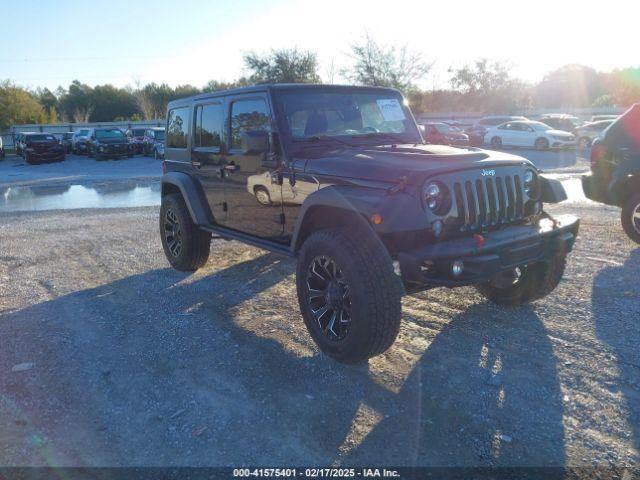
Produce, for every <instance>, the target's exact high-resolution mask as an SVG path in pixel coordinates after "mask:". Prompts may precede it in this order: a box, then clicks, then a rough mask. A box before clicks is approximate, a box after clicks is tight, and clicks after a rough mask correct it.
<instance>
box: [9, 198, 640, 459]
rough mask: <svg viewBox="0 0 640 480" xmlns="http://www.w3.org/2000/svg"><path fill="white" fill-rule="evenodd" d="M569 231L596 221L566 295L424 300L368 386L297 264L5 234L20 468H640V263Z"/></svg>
mask: <svg viewBox="0 0 640 480" xmlns="http://www.w3.org/2000/svg"><path fill="white" fill-rule="evenodd" d="M551 210H552V211H553V212H554V213H565V212H574V213H577V214H578V215H579V216H581V217H582V228H581V233H580V237H579V239H578V241H577V244H576V248H575V250H574V252H573V253H572V255H571V257H570V259H569V263H568V269H567V272H566V275H565V278H564V280H563V282H562V283H561V284H560V286H559V287H558V288H557V289H556V291H555V292H553V293H552V294H551V295H549V296H548V297H547V298H545V299H543V300H541V301H538V302H536V303H534V304H532V305H530V306H525V307H522V308H518V309H505V308H500V307H496V306H493V305H490V304H488V303H486V302H485V301H484V300H483V299H482V297H480V296H479V295H478V294H477V293H476V292H475V290H473V289H471V288H464V289H457V290H446V289H438V290H433V291H430V292H427V293H422V294H420V295H418V296H414V297H406V298H405V299H404V301H403V309H404V310H403V312H404V313H403V322H402V327H401V331H400V335H399V337H398V340H397V342H396V343H395V345H394V346H393V347H392V348H391V349H390V350H389V351H388V352H387V353H386V354H384V355H382V356H380V357H376V358H375V359H373V360H371V361H370V362H369V363H368V365H361V366H356V367H353V366H344V365H340V364H337V363H335V362H333V361H332V360H330V359H328V358H327V357H325V356H323V355H321V354H319V353H318V351H317V349H316V347H315V346H314V344H313V343H312V341H311V339H310V337H309V335H308V334H307V333H306V331H305V329H304V326H303V322H302V318H301V316H300V314H299V311H298V306H297V300H296V296H295V286H294V281H293V272H294V264H293V262H292V261H291V260H288V259H282V258H279V257H277V256H275V255H273V254H269V253H266V252H264V251H260V250H257V249H254V248H251V247H248V246H245V245H242V244H239V243H236V242H224V241H219V240H216V241H214V243H213V245H212V253H211V256H210V260H209V262H208V264H207V265H206V267H205V268H203V269H202V270H200V271H199V272H197V273H195V274H192V275H186V274H183V273H180V272H177V271H174V270H171V269H170V268H168V264H167V262H166V260H165V259H164V255H163V253H162V249H161V245H160V241H159V237H158V233H157V213H158V210H157V207H146V208H131V209H118V210H73V211H50V212H33V213H12V214H0V239H1V240H0V338H3V339H4V342H3V347H2V349H0V371H1V372H2V374H1V375H0V465H6V466H9V465H11V466H15V465H23V466H24V465H64V466H125V465H136V466H150V465H154V466H167V465H189V466H199V465H233V466H239V465H242V464H251V465H275V464H281V465H295V464H298V465H301V464H304V465H308V464H316V465H332V464H334V465H346V464H356V465H371V464H389V465H391V464H395V465H438V466H445V465H447V466H448V465H456V466H461V465H464V466H492V465H509V466H511V465H526V466H529V465H536V466H543V465H571V466H591V465H595V464H599V465H609V464H613V465H617V466H621V465H631V464H636V465H637V464H638V462H639V461H640V455H639V450H640V401H639V400H640V350H639V349H638V343H639V340H640V315H639V313H638V312H639V308H638V306H639V304H640V303H639V301H640V286H639V285H640V284H638V282H637V272H638V271H639V268H640V248H638V247H637V246H636V245H635V244H632V243H631V242H630V241H629V240H627V239H626V237H625V236H624V234H623V232H622V229H621V227H620V225H619V214H618V211H617V209H615V208H609V207H603V206H601V205H593V204H562V205H558V206H555V207H553V208H552V209H551Z"/></svg>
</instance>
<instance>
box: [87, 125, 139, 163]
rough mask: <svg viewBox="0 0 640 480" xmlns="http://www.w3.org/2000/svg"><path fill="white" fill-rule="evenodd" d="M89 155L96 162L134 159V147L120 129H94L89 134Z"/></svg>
mask: <svg viewBox="0 0 640 480" xmlns="http://www.w3.org/2000/svg"><path fill="white" fill-rule="evenodd" d="M87 145H88V147H87V148H88V151H87V155H89V156H90V157H95V159H96V160H104V159H107V158H122V157H133V154H134V146H133V145H132V144H131V143H130V142H129V139H128V138H127V136H126V135H125V133H124V132H123V131H122V130H120V129H119V128H94V129H92V130H91V132H90V133H89V142H88V143H87Z"/></svg>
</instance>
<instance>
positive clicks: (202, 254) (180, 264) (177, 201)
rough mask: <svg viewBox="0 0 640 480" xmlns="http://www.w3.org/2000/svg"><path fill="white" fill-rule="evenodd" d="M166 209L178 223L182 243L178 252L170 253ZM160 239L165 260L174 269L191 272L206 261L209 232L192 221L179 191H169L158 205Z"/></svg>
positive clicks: (209, 244) (209, 239) (209, 241)
mask: <svg viewBox="0 0 640 480" xmlns="http://www.w3.org/2000/svg"><path fill="white" fill-rule="evenodd" d="M168 211H171V212H172V213H173V214H174V215H175V218H176V220H177V223H178V224H179V230H180V241H181V242H182V243H181V249H180V252H179V253H178V254H174V253H172V251H171V250H170V248H169V245H168V242H167V237H166V235H165V234H166V227H165V217H166V215H167V212H168ZM160 239H161V240H162V248H163V249H164V254H165V255H166V257H167V260H168V261H169V263H170V264H171V266H172V267H173V268H175V269H176V270H181V271H184V272H193V271H196V270H198V269H199V268H200V267H202V266H204V264H205V263H207V259H208V258H209V248H210V246H211V234H210V233H209V232H205V231H204V230H201V229H200V228H198V226H197V225H196V224H195V223H193V221H192V220H191V216H190V215H189V211H188V209H187V205H186V204H185V203H184V200H183V198H182V195H180V194H179V193H171V194H169V195H165V196H164V197H162V204H161V206H160Z"/></svg>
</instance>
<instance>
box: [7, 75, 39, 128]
mask: <svg viewBox="0 0 640 480" xmlns="http://www.w3.org/2000/svg"><path fill="white" fill-rule="evenodd" d="M46 119H47V117H46V113H45V111H44V109H43V108H42V105H41V104H40V102H39V101H38V99H37V97H36V96H35V95H33V94H32V93H30V92H28V91H27V90H25V89H24V88H20V87H17V86H16V85H14V84H13V83H11V82H10V81H8V80H7V81H4V82H2V83H0V129H2V130H4V129H7V128H9V127H11V125H20V124H25V123H41V122H45V121H46Z"/></svg>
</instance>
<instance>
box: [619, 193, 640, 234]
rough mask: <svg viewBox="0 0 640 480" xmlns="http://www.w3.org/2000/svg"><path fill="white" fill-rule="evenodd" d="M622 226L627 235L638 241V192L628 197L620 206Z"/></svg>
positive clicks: (639, 204) (639, 211) (639, 216)
mask: <svg viewBox="0 0 640 480" xmlns="http://www.w3.org/2000/svg"><path fill="white" fill-rule="evenodd" d="M620 219H621V220H622V228H623V229H624V232H625V233H626V234H627V236H628V237H629V238H630V239H631V240H633V241H634V242H636V243H640V193H636V194H635V195H632V196H631V198H629V199H628V200H627V201H626V203H625V204H624V206H623V207H622V213H621V214H620Z"/></svg>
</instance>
